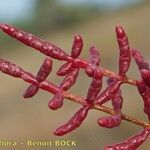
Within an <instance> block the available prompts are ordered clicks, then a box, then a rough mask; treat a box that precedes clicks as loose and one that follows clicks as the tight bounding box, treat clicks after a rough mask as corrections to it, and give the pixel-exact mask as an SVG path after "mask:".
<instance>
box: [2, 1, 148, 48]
mask: <svg viewBox="0 0 150 150" xmlns="http://www.w3.org/2000/svg"><path fill="white" fill-rule="evenodd" d="M144 2H145V3H144ZM147 3H150V1H149V0H145V1H143V4H142V5H147ZM133 7H134V8H135V7H141V4H140V5H136V6H130V7H125V8H120V9H118V10H111V9H106V8H103V7H102V6H101V7H100V6H94V5H92V6H90V5H81V6H80V5H65V4H62V3H59V2H58V1H56V0H44V1H41V0H36V1H35V7H34V11H33V15H32V16H33V17H32V18H31V19H29V20H25V21H24V20H19V21H17V22H15V23H14V24H15V25H16V26H17V27H20V28H22V29H24V30H25V31H28V32H31V33H33V34H36V33H37V35H39V36H41V35H42V36H43V35H46V34H47V33H51V34H52V33H55V32H56V31H58V30H59V31H60V30H66V29H68V28H71V27H72V26H75V25H77V24H81V23H83V22H85V21H89V20H92V19H97V18H99V19H100V18H101V17H104V16H107V15H109V14H112V13H114V12H116V11H118V12H119V11H123V10H125V11H126V10H130V9H132V8H133ZM1 42H2V43H3V45H2V46H1V50H0V51H2V50H3V48H5V47H6V46H7V47H8V46H14V44H13V43H14V42H13V40H12V39H10V38H9V37H7V36H2V38H1Z"/></svg>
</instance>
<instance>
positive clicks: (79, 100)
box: [64, 92, 150, 128]
mask: <svg viewBox="0 0 150 150" xmlns="http://www.w3.org/2000/svg"><path fill="white" fill-rule="evenodd" d="M64 98H67V99H69V100H71V101H74V102H76V103H79V104H81V105H83V106H88V103H87V102H86V101H85V100H84V99H83V98H81V97H79V96H75V95H72V94H70V93H68V92H64ZM91 109H95V110H99V111H102V112H105V113H108V114H111V115H115V114H117V112H115V111H114V110H113V109H111V108H108V107H106V106H100V105H96V104H95V105H94V106H93V107H92V108H91ZM122 119H123V120H126V121H128V122H131V123H134V124H137V125H139V126H142V127H143V128H150V124H149V123H147V122H145V121H142V120H140V119H137V118H134V117H131V116H128V115H126V114H123V113H122Z"/></svg>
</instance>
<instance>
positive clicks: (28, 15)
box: [0, 0, 150, 150]
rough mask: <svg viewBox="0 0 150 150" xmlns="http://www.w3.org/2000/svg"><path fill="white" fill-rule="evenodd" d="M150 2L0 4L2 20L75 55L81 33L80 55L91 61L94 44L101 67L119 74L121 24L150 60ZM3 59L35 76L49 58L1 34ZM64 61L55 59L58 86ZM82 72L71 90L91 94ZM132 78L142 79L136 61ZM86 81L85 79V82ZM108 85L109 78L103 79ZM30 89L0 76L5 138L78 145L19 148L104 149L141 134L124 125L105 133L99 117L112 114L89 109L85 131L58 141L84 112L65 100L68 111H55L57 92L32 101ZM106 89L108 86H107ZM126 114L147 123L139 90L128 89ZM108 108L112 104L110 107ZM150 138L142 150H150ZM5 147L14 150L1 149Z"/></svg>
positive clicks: (0, 127) (0, 126) (21, 0)
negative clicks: (55, 132)
mask: <svg viewBox="0 0 150 150" xmlns="http://www.w3.org/2000/svg"><path fill="white" fill-rule="evenodd" d="M149 18H150V3H149V1H148V0H147V1H146V0H126V1H124V0H76V1H73V0H43V1H42V0H30V1H26V0H13V1H11V0H5V1H2V2H1V4H0V22H5V23H10V24H13V25H16V26H18V27H20V28H22V29H23V30H25V31H28V32H31V33H33V34H35V35H37V36H39V37H41V38H43V39H45V40H49V41H51V42H53V43H55V44H56V45H58V46H59V47H61V48H63V49H65V51H66V52H68V53H70V50H71V45H72V39H73V35H74V34H76V33H79V34H81V35H82V36H83V39H84V49H83V52H82V54H81V56H82V57H83V58H88V56H89V54H88V49H89V47H90V46H93V45H95V46H96V47H97V48H98V49H99V50H100V54H101V59H102V63H101V66H103V67H106V68H108V69H110V70H113V71H116V72H117V71H118V45H117V43H116V37H115V32H114V28H115V25H118V24H121V25H123V26H124V28H125V30H126V31H127V33H128V37H129V40H130V44H131V47H136V48H139V49H140V50H141V52H142V53H143V54H144V55H145V57H146V58H147V59H149V58H150V53H149V48H150V45H149V43H150V28H149V27H150V19H149ZM0 55H1V58H3V59H6V60H9V61H11V62H13V63H16V64H18V65H20V66H21V67H22V68H24V69H25V70H27V71H29V72H32V73H33V74H36V72H37V71H38V69H39V66H40V65H41V63H42V62H43V59H44V58H45V56H44V55H42V54H41V53H39V52H37V51H35V50H33V49H32V48H30V47H27V46H25V45H23V44H21V43H19V42H17V41H15V40H14V39H12V38H10V37H8V36H6V35H5V34H4V33H2V32H0ZM61 64H62V63H61V62H58V61H54V66H53V72H52V73H51V74H50V76H49V77H48V79H49V80H50V81H51V82H54V83H56V84H59V83H60V82H61V80H62V79H63V78H62V77H58V76H57V75H56V71H57V70H58V68H59V66H60V65H61ZM85 76H86V75H85V73H84V71H83V70H81V71H80V76H79V78H78V81H77V83H76V84H75V86H74V87H73V88H72V89H71V90H70V92H72V93H74V94H77V95H81V96H83V97H84V96H86V92H87V89H88V86H89V85H90V82H91V79H89V78H88V77H87V78H85ZM128 76H130V77H131V78H136V79H137V78H138V77H139V72H138V70H137V67H136V65H135V63H134V61H132V64H131V67H130V70H129V72H128ZM83 79H84V80H83ZM104 81H105V80H104ZM27 86H28V84H27V83H24V82H23V81H21V80H19V79H15V78H12V77H10V76H8V75H5V74H3V73H1V74H0V140H7V141H8V140H14V141H17V142H18V143H19V142H24V143H25V141H26V140H30V139H31V140H36V141H38V140H42V141H48V140H76V142H77V146H76V147H34V148H33V147H26V145H25V144H23V145H22V144H19V145H18V146H17V148H14V149H21V150H24V149H25V150H26V149H34V150H40V149H42V150H43V149H44V150H49V149H51V150H60V149H62V150H81V149H82V150H84V149H86V150H94V149H97V150H98V149H99V150H102V149H103V147H104V146H105V145H106V144H112V143H115V142H119V141H121V140H124V139H126V138H127V137H129V136H131V135H133V134H136V133H138V132H139V131H140V130H141V127H138V126H136V125H134V124H130V123H128V122H125V121H122V124H121V126H120V127H118V128H115V129H111V130H110V129H104V128H101V127H99V126H98V125H97V123H96V121H97V119H98V118H99V117H100V116H105V115H107V114H104V113H101V112H97V111H90V113H89V115H88V117H87V119H86V120H85V121H84V123H83V124H82V125H81V127H80V128H78V129H77V130H75V131H73V132H71V133H70V134H67V135H65V136H63V137H56V136H54V135H53V134H52V132H53V130H54V129H55V128H56V127H58V126H60V125H61V124H63V123H65V122H67V121H68V119H70V117H71V116H72V115H73V114H74V113H75V112H76V111H77V110H78V109H79V108H80V106H79V105H78V104H75V103H72V102H70V101H68V100H65V103H64V106H63V108H61V109H59V110H57V111H52V110H49V108H48V107H47V103H48V101H49V100H50V99H51V98H52V94H50V93H47V92H44V91H41V90H40V91H39V92H38V94H37V95H36V96H34V97H33V98H31V99H24V98H23V97H22V93H23V92H24V90H25V89H26V87H27ZM105 87H106V85H105V83H104V87H103V88H105ZM122 90H123V96H124V105H123V112H124V113H126V114H129V115H131V116H135V117H138V118H139V119H142V120H147V118H146V116H145V115H144V113H143V111H142V109H143V103H142V99H141V97H140V96H139V94H138V92H137V89H136V88H135V87H132V86H129V85H123V86H122ZM108 105H109V104H108ZM149 147H150V142H149V139H148V140H147V141H146V142H145V143H144V144H143V145H142V146H141V147H140V148H139V149H140V150H149V149H150V148H149ZM0 149H2V150H3V149H8V150H9V149H13V148H11V147H1V146H0Z"/></svg>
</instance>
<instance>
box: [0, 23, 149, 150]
mask: <svg viewBox="0 0 150 150" xmlns="http://www.w3.org/2000/svg"><path fill="white" fill-rule="evenodd" d="M0 29H1V30H2V31H4V32H5V33H6V34H8V35H9V36H11V37H13V38H15V39H17V40H18V41H20V42H22V43H24V44H25V45H27V46H30V47H33V48H34V49H36V50H38V51H40V52H41V53H43V54H45V55H47V56H48V57H47V58H46V59H45V60H44V62H43V64H42V65H41V67H40V69H39V71H38V73H37V75H33V74H31V73H29V72H27V71H25V70H23V69H22V68H20V67H19V66H17V65H15V64H13V63H10V62H8V61H6V60H3V59H0V70H1V71H2V72H3V73H6V74H9V75H11V76H13V77H17V78H21V79H23V80H24V81H26V82H28V83H30V85H29V87H28V88H27V89H26V91H25V92H24V97H25V98H30V97H33V96H34V95H35V94H36V93H37V92H38V90H39V89H43V90H45V91H48V92H50V93H52V94H53V95H54V96H53V98H52V99H51V100H50V102H49V103H48V106H49V108H50V109H52V110H56V109H58V108H60V107H62V106H63V101H64V98H66V99H69V100H71V101H74V102H77V103H79V104H81V105H82V107H81V108H80V109H79V110H78V111H77V112H76V113H75V114H74V116H73V117H72V118H71V119H70V120H69V121H68V122H67V123H65V124H64V125H62V126H60V127H59V128H57V129H56V130H55V131H54V134H55V135H57V136H62V135H64V134H67V133H69V132H71V131H72V130H74V129H76V128H78V127H79V126H80V125H81V123H82V122H83V121H84V119H85V118H86V116H87V114H88V112H89V111H90V110H92V109H96V110H99V111H103V112H106V113H108V114H110V116H108V117H101V118H99V119H98V121H97V122H98V124H99V125H100V126H101V127H105V128H114V127H118V126H119V125H120V124H121V121H122V119H123V120H126V121H129V122H131V123H134V124H137V125H139V126H142V127H143V128H144V129H143V130H142V131H141V132H140V133H138V134H137V135H135V136H132V137H130V138H128V139H127V140H125V141H123V142H120V143H117V144H114V145H110V146H106V147H105V148H104V149H105V150H135V149H136V148H138V147H139V146H140V145H141V144H142V143H143V142H144V141H145V140H146V138H147V137H148V135H149V134H150V124H149V123H147V122H144V121H142V120H139V119H136V118H133V117H130V116H128V115H125V114H123V113H122V112H121V108H122V104H123V97H122V94H121V92H122V91H121V86H122V84H130V85H133V86H136V87H137V89H138V91H139V94H140V95H141V97H142V99H143V102H144V112H145V114H146V115H147V116H148V119H149V120H150V68H149V64H148V62H147V61H146V60H145V59H144V57H143V56H142V54H141V53H140V52H139V51H138V50H137V49H132V48H131V47H130V46H129V42H128V38H127V35H126V33H125V31H124V30H123V28H122V27H121V26H117V27H116V36H117V41H118V45H119V51H120V56H119V71H118V72H119V73H115V72H112V71H110V70H107V69H105V68H102V67H101V66H100V63H101V60H100V54H99V51H98V49H97V48H96V47H91V48H90V50H89V51H90V57H89V59H88V60H84V59H82V58H80V57H79V55H80V53H81V51H82V48H83V39H82V37H81V36H80V35H76V36H75V37H74V41H73V45H72V51H71V54H70V55H69V54H67V53H66V52H65V51H63V50H62V49H60V48H59V47H57V46H55V45H54V44H52V43H49V42H47V41H43V40H41V39H40V38H38V37H36V36H34V35H32V34H30V33H26V32H24V31H22V30H20V29H18V28H16V27H13V26H11V25H7V24H0ZM132 57H133V58H134V60H135V62H136V64H137V66H138V68H139V71H140V73H141V78H140V79H139V80H133V79H130V78H128V77H127V76H126V72H127V71H128V69H129V66H130V63H131V58H132ZM51 58H53V59H57V60H60V61H65V64H63V65H62V66H61V67H60V68H59V70H58V72H57V75H59V76H64V79H63V80H62V82H61V83H60V84H59V85H55V84H53V83H51V82H50V81H47V80H46V78H47V76H48V75H49V74H50V72H51V70H52V64H53V63H52V59H51ZM80 69H84V70H85V73H86V74H87V76H88V77H91V78H92V82H91V85H90V87H89V89H88V92H87V97H85V98H81V97H80V96H76V95H73V94H71V93H69V92H68V90H69V89H70V88H71V87H72V86H73V85H74V84H75V82H76V80H77V77H78V74H79V70H80ZM105 76H107V77H108V79H107V85H108V86H107V88H106V89H105V90H103V91H101V88H102V80H103V78H104V77H105ZM108 101H111V102H112V109H111V108H108V107H106V106H104V105H103V104H105V103H106V102H108Z"/></svg>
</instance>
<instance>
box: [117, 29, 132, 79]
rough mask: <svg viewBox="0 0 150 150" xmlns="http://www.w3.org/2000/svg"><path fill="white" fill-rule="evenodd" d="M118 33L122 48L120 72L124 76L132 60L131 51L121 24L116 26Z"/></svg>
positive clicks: (120, 47) (119, 43) (120, 48)
mask: <svg viewBox="0 0 150 150" xmlns="http://www.w3.org/2000/svg"><path fill="white" fill-rule="evenodd" d="M116 35H117V40H118V45H119V50H120V57H119V74H120V75H121V76H124V75H125V73H126V72H127V71H128V69H129V67H130V62H131V52H130V46H129V42H128V38H127V35H126V33H125V31H124V30H123V28H122V27H121V26H117V27H116Z"/></svg>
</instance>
